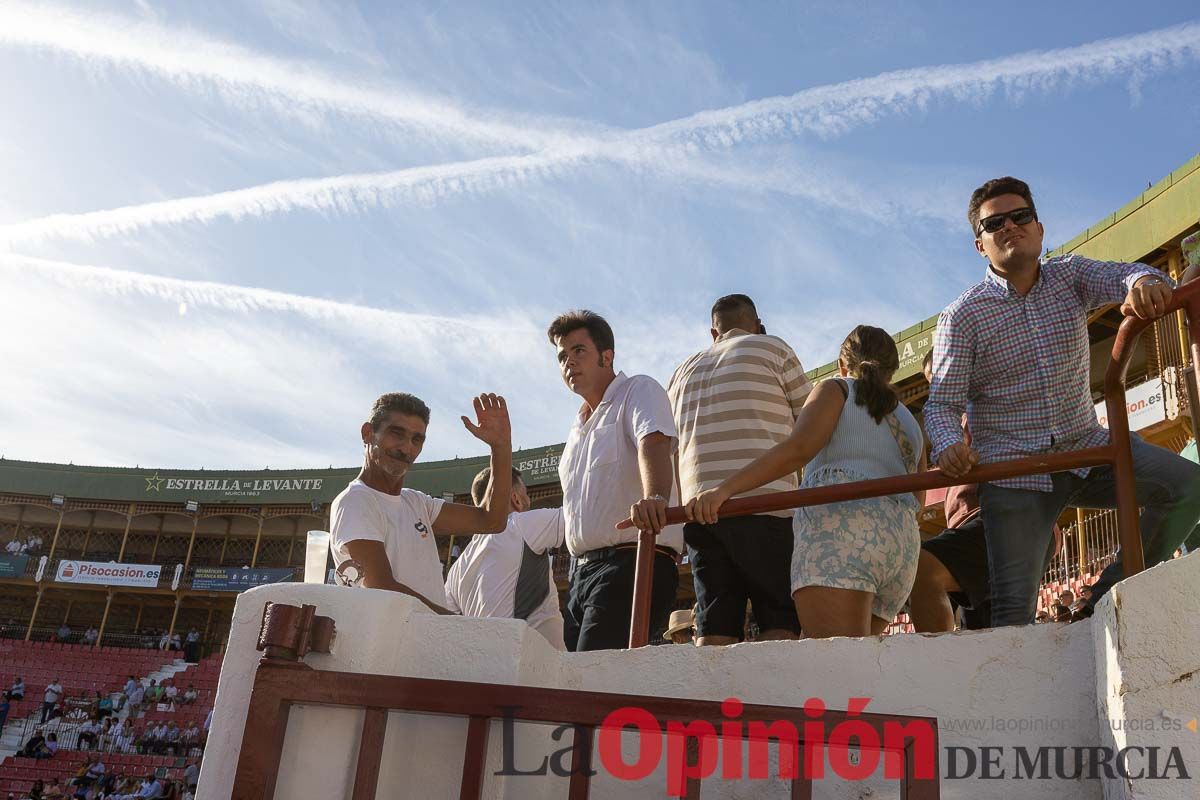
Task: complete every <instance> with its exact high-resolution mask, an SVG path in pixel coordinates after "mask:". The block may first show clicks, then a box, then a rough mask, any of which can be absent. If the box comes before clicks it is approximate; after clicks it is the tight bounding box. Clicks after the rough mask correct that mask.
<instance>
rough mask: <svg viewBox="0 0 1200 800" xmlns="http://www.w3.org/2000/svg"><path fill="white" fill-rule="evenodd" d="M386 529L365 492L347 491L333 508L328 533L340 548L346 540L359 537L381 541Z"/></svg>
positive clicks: (376, 507) (344, 544)
mask: <svg viewBox="0 0 1200 800" xmlns="http://www.w3.org/2000/svg"><path fill="white" fill-rule="evenodd" d="M386 530H387V526H386V524H385V521H384V520H383V519H382V517H381V514H380V510H379V507H378V506H377V505H376V504H375V503H374V502H372V500H371V498H370V497H369V496H368V495H367V494H366V493H365V492H347V493H346V494H344V495H342V497H341V502H340V503H337V504H336V507H335V508H334V509H333V516H332V517H331V518H330V520H329V534H330V537H331V538H332V539H333V542H334V544H335V545H337V546H338V547H340V548H344V547H345V546H346V542H353V541H357V540H359V539H369V540H370V541H373V542H382V541H383V540H384V532H385V531H386Z"/></svg>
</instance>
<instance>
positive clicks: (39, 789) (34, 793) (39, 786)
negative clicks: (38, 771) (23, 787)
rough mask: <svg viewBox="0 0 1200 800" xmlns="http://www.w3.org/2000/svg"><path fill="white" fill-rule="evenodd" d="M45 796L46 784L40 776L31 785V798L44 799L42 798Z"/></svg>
mask: <svg viewBox="0 0 1200 800" xmlns="http://www.w3.org/2000/svg"><path fill="white" fill-rule="evenodd" d="M45 796H46V784H45V782H44V781H43V780H42V779H41V778H38V779H37V780H35V781H34V782H33V785H32V786H30V787H29V800H42V798H43V797H45Z"/></svg>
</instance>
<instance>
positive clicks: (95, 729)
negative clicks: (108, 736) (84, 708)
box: [77, 718, 103, 750]
mask: <svg viewBox="0 0 1200 800" xmlns="http://www.w3.org/2000/svg"><path fill="white" fill-rule="evenodd" d="M98 720H99V718H97V719H89V720H88V721H87V722H85V723H83V724H82V725H80V726H79V739H78V740H77V743H78V748H79V749H80V750H94V749H95V747H96V745H97V744H98V743H99V742H100V733H101V731H102V730H103V725H102V724H101V723H100V722H99V721H98Z"/></svg>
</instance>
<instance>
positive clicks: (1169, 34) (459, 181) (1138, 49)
mask: <svg viewBox="0 0 1200 800" xmlns="http://www.w3.org/2000/svg"><path fill="white" fill-rule="evenodd" d="M2 37H3V34H2V33H0V38H2ZM1197 57H1200V23H1187V24H1183V25H1178V26H1174V27H1170V28H1163V29H1160V30H1157V31H1151V32H1148V33H1141V34H1136V35H1132V36H1126V37H1121V38H1115V39H1106V40H1102V41H1098V42H1093V43H1090V44H1085V45H1081V46H1078V47H1072V48H1063V49H1058V50H1049V51H1038V52H1030V53H1023V54H1019V55H1015V56H1009V57H1005V58H998V59H991V60H987V61H980V62H974V63H969V64H958V65H946V66H932V67H922V68H918V69H910V70H902V71H897V72H888V73H883V74H881V75H877V76H875V77H872V78H864V79H859V80H854V81H848V82H844V83H839V84H832V85H828V86H820V87H815V88H812V89H807V90H804V91H802V92H799V93H797V94H794V95H791V96H788V97H777V98H769V99H765V100H757V101H753V102H750V103H744V104H741V105H738V106H732V107H729V108H724V109H717V110H712V111H705V112H701V113H699V114H693V115H691V116H689V117H685V118H683V119H679V120H675V121H671V122H665V123H661V124H659V125H654V126H651V127H648V128H642V129H639V130H634V131H629V132H625V133H619V134H614V133H609V134H605V135H601V136H593V137H590V138H586V139H576V140H572V141H571V143H570V144H565V145H556V146H554V147H551V148H549V149H544V150H542V151H540V152H537V153H531V154H528V155H523V156H497V157H489V158H482V159H476V160H472V161H462V162H456V163H452V164H443V165H437V166H430V167H415V168H411V169H404V170H396V171H391V172H383V173H370V174H359V175H342V176H335V177H330V178H314V179H303V180H292V181H281V182H276V183H271V184H266V185H263V186H256V187H250V188H246V189H240V190H235V191H229V192H220V193H217V194H212V195H202V196H196V197H189V198H181V199H177V200H167V201H161V202H155V203H146V204H141V205H132V206H125V207H122V208H116V209H110V210H104V211H95V212H90V213H84V214H60V215H52V216H48V217H42V218H38V219H33V220H28V221H25V222H19V223H14V224H11V225H8V226H4V227H0V245H8V246H9V247H11V246H12V245H14V244H18V243H21V242H31V241H39V240H44V239H52V238H71V239H81V240H90V239H92V238H94V237H97V236H109V235H115V234H123V233H130V232H134V231H136V230H139V229H142V228H145V227H149V226H154V225H163V224H177V223H182V222H201V223H203V222H209V221H212V220H214V219H217V218H231V219H240V218H244V217H257V216H265V215H270V214H278V213H285V212H288V211H292V210H296V209H312V210H316V211H320V212H337V211H349V210H354V209H361V208H365V207H372V206H388V205H391V204H393V203H398V202H417V203H424V204H430V203H434V202H437V201H438V200H440V199H442V198H444V197H447V196H451V195H457V194H464V193H479V192H485V191H493V190H496V189H498V188H501V187H505V186H511V185H517V184H520V183H523V182H526V181H529V180H532V179H535V178H545V177H548V176H552V175H562V174H565V173H566V171H568V170H570V169H573V168H577V167H579V166H581V165H583V164H585V163H588V162H595V163H599V162H613V163H619V164H622V165H624V166H628V167H633V168H635V169H638V170H643V171H656V172H662V173H664V174H668V175H674V176H677V177H684V178H688V179H693V180H702V181H704V180H707V181H712V182H714V183H733V184H735V185H739V186H741V187H742V188H748V189H753V188H757V189H761V190H766V191H787V192H790V193H793V194H799V195H801V196H805V197H809V198H810V199H813V200H815V201H817V202H820V203H823V204H826V205H832V206H839V207H842V208H847V209H849V210H852V211H856V212H858V213H862V214H865V215H867V216H872V217H876V218H880V217H886V216H887V215H888V214H889V211H888V209H887V208H885V207H882V206H881V205H880V204H879V203H878V202H877V201H875V200H873V199H871V198H870V197H868V196H867V195H866V194H865V193H856V192H854V191H853V187H849V188H850V192H849V194H846V193H843V192H842V191H838V190H833V191H823V190H822V189H821V187H819V186H816V185H815V184H814V183H813V182H811V181H805V180H800V181H796V182H795V183H794V185H792V186H789V185H788V184H787V183H785V182H783V181H780V180H777V179H775V180H772V179H770V176H768V175H767V174H765V173H764V176H763V177H762V178H761V179H757V180H756V179H755V178H754V176H753V175H746V174H742V173H739V172H737V171H730V170H727V169H726V170H722V169H719V168H714V167H712V166H709V165H705V164H703V163H702V162H700V161H699V160H698V159H697V158H696V156H698V155H701V154H703V153H704V152H708V151H715V150H724V149H728V148H731V147H733V146H736V145H738V144H741V143H745V142H748V141H754V140H761V139H764V138H767V137H781V136H796V135H799V134H802V133H813V134H817V135H821V136H835V135H838V134H840V133H843V132H845V131H847V130H849V129H850V128H853V127H855V126H858V125H866V124H871V123H873V122H876V121H878V120H879V119H880V118H882V117H883V116H885V115H887V114H899V113H905V112H908V111H912V110H919V109H922V108H925V107H927V106H928V105H929V104H930V103H932V102H934V101H936V100H938V99H949V100H952V101H959V102H963V101H966V102H971V101H978V100H980V99H983V98H986V97H987V96H990V95H992V94H995V93H1003V94H1004V95H1006V96H1008V97H1020V96H1022V95H1023V94H1026V93H1028V92H1032V91H1047V90H1051V89H1054V88H1061V87H1066V86H1070V85H1075V84H1082V83H1094V82H1098V81H1102V80H1105V79H1109V78H1112V77H1131V76H1140V77H1143V78H1144V77H1145V76H1147V75H1149V74H1150V73H1153V72H1157V71H1161V70H1164V69H1167V68H1170V67H1172V66H1179V65H1182V64H1183V63H1185V62H1188V61H1194V60H1196V59H1197ZM839 188H840V187H839Z"/></svg>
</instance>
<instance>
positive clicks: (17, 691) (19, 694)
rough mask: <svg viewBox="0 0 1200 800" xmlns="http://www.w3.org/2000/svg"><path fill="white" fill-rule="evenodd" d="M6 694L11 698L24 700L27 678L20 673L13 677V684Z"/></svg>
mask: <svg viewBox="0 0 1200 800" xmlns="http://www.w3.org/2000/svg"><path fill="white" fill-rule="evenodd" d="M4 696H5V697H7V698H8V699H9V700H24V699H25V679H24V678H22V677H21V676H20V675H18V676H17V677H16V678H14V679H13V682H12V686H10V687H8V691H7V692H5V693H4Z"/></svg>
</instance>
